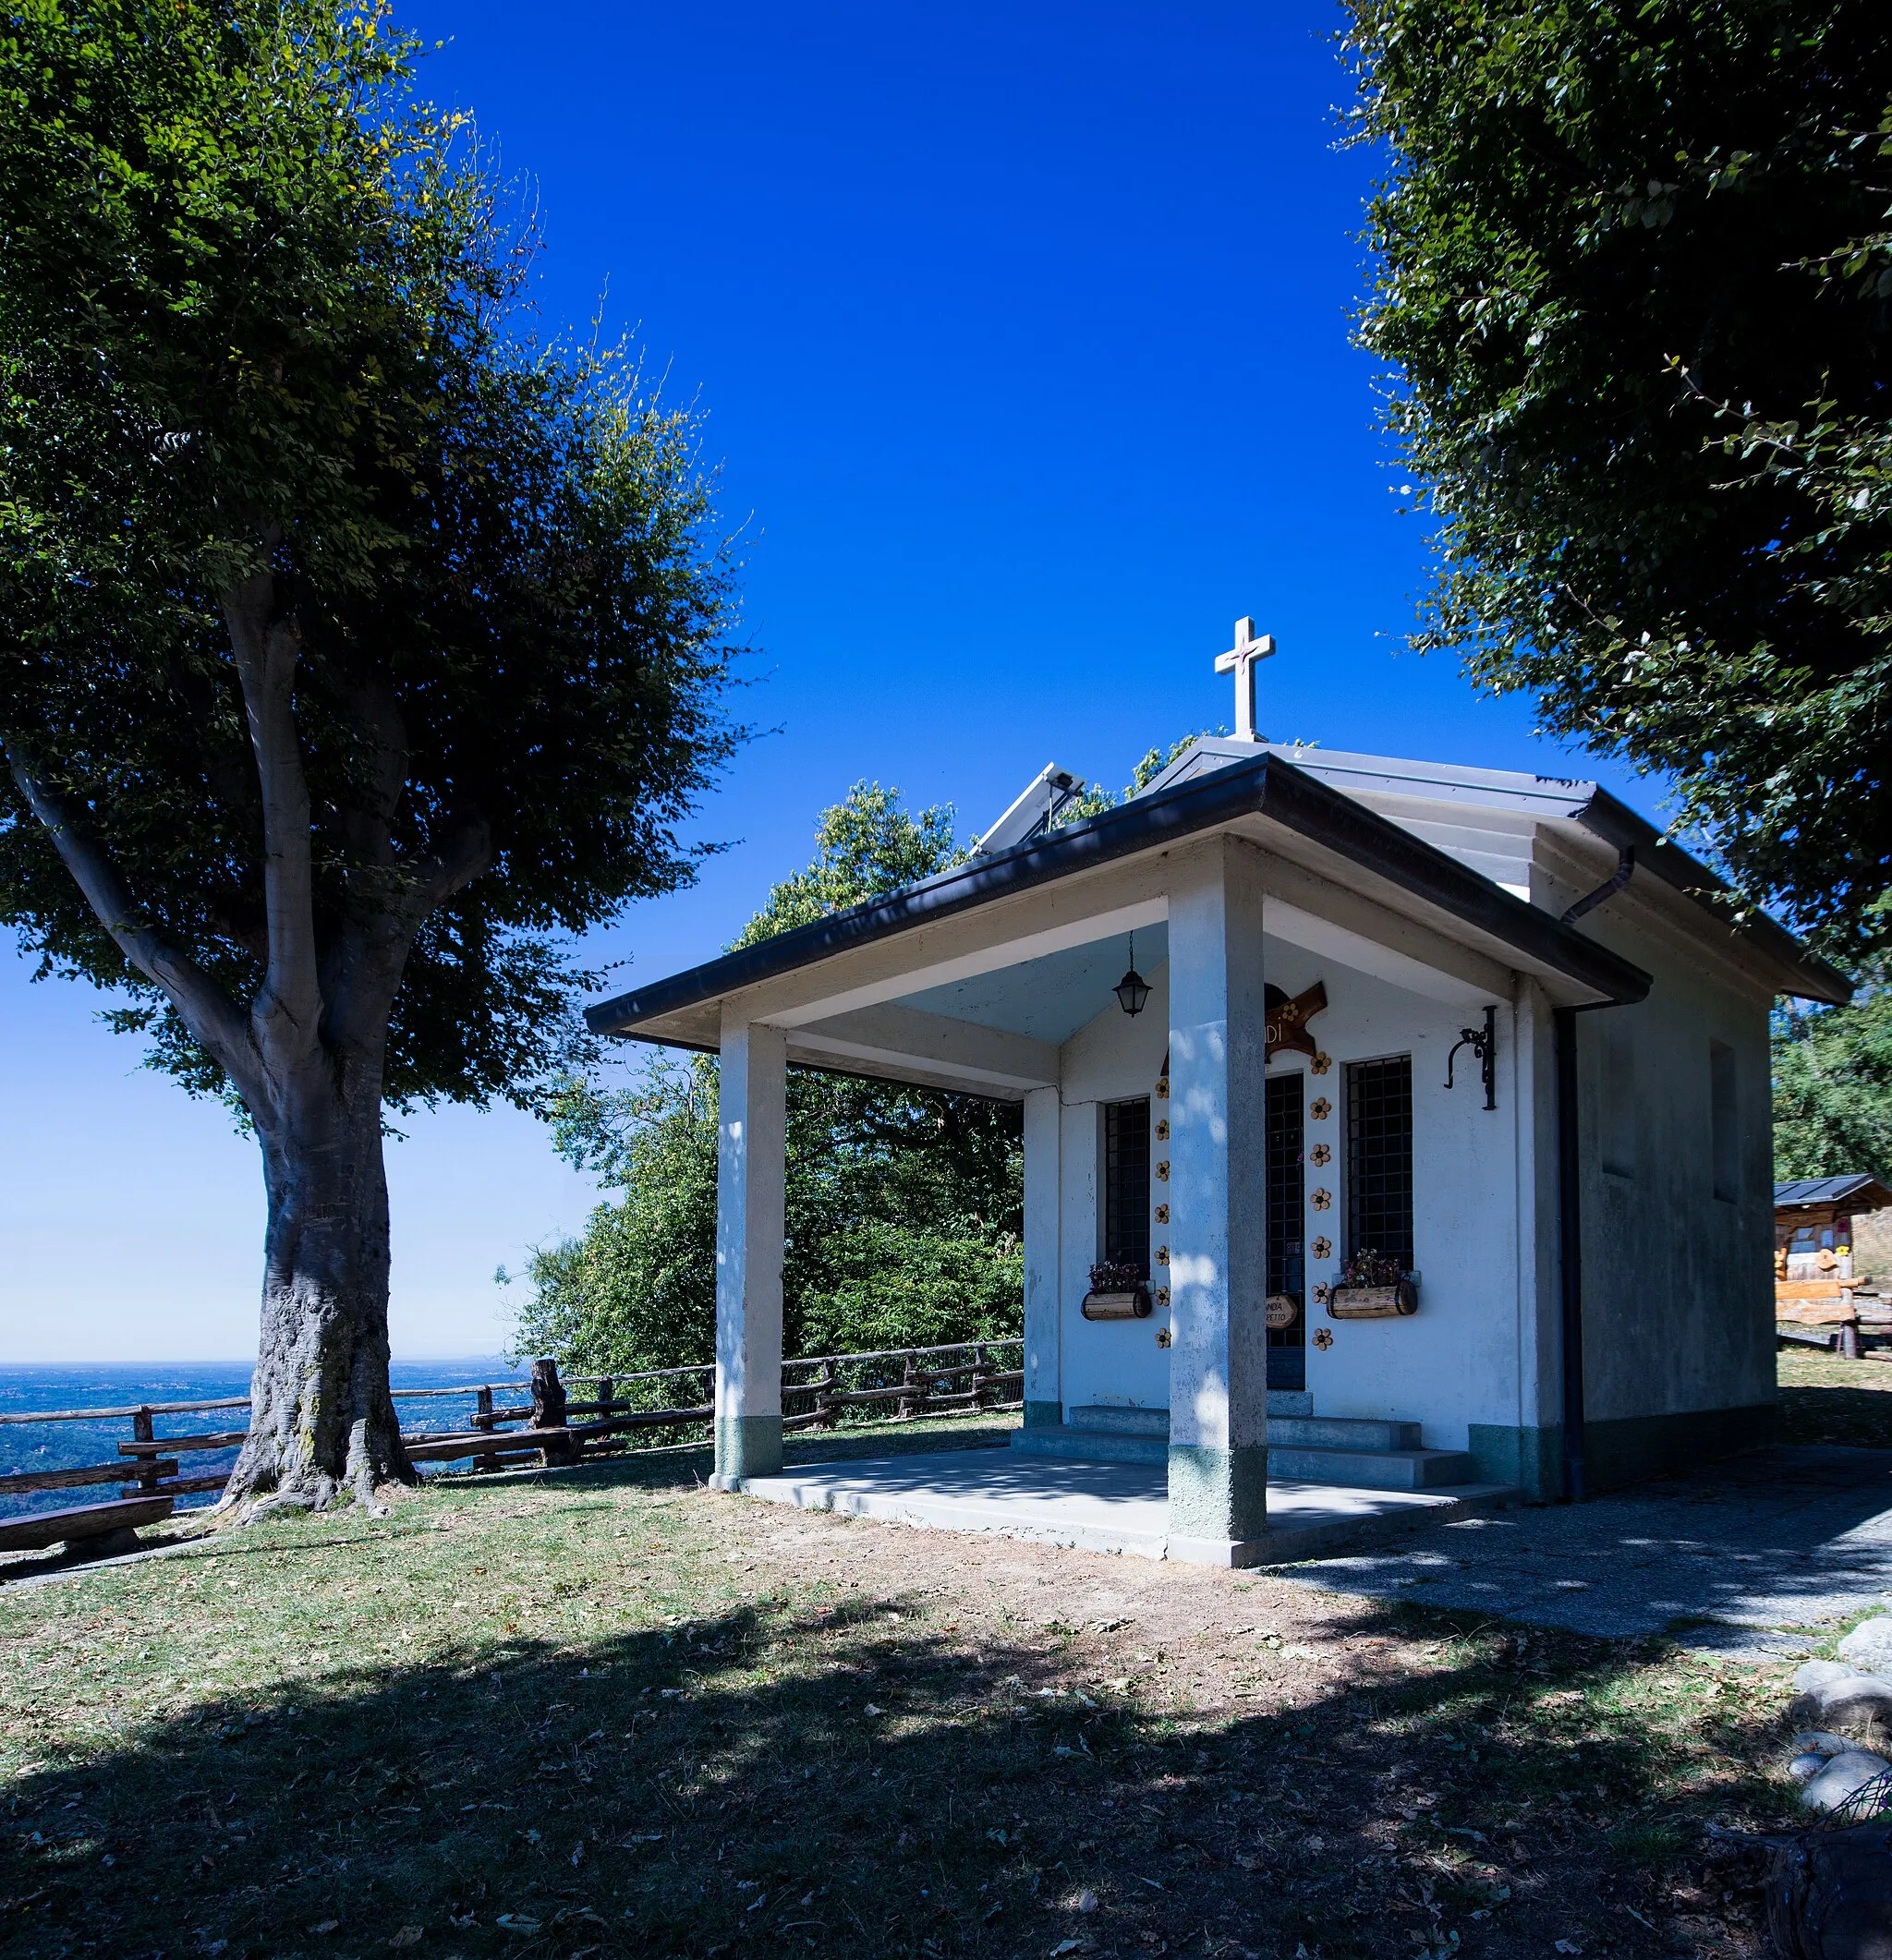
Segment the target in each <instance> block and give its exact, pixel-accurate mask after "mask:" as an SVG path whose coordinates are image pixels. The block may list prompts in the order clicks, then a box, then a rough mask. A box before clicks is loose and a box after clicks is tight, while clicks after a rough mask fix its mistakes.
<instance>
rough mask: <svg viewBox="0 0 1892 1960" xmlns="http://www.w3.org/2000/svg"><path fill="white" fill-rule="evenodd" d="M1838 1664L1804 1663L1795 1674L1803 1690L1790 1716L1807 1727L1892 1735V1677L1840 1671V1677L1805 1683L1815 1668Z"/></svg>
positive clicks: (1795, 1721) (1795, 1681)
mask: <svg viewBox="0 0 1892 1960" xmlns="http://www.w3.org/2000/svg"><path fill="white" fill-rule="evenodd" d="M1834 1665H1836V1664H1835V1663H1831V1662H1817V1661H1816V1662H1813V1664H1810V1665H1808V1666H1806V1667H1802V1668H1801V1671H1800V1673H1799V1674H1797V1675H1796V1676H1794V1677H1793V1678H1794V1686H1795V1687H1796V1688H1801V1693H1800V1694H1798V1695H1796V1696H1795V1697H1794V1699H1793V1701H1792V1704H1791V1705H1790V1706H1789V1709H1788V1712H1787V1713H1788V1719H1789V1721H1792V1722H1794V1723H1798V1724H1803V1725H1804V1726H1806V1727H1809V1728H1811V1727H1813V1726H1816V1725H1817V1726H1818V1727H1821V1728H1830V1729H1840V1730H1854V1731H1861V1732H1863V1733H1864V1734H1865V1735H1867V1736H1872V1737H1876V1736H1880V1735H1882V1734H1883V1735H1886V1736H1892V1681H1882V1680H1881V1679H1880V1678H1879V1676H1877V1675H1862V1674H1856V1673H1853V1672H1851V1671H1850V1670H1846V1671H1843V1672H1841V1673H1840V1674H1839V1675H1838V1676H1837V1678H1831V1677H1825V1678H1820V1679H1816V1680H1815V1681H1813V1684H1812V1685H1811V1686H1808V1685H1805V1677H1806V1676H1809V1675H1811V1674H1813V1671H1814V1669H1815V1668H1819V1669H1820V1670H1822V1673H1823V1675H1824V1671H1825V1669H1826V1668H1828V1667H1831V1666H1834Z"/></svg>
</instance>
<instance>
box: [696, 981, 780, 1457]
mask: <svg viewBox="0 0 1892 1960" xmlns="http://www.w3.org/2000/svg"><path fill="white" fill-rule="evenodd" d="M787 1074H788V1037H787V1035H786V1034H783V1033H782V1030H781V1029H780V1028H771V1027H764V1026H762V1025H761V1024H759V1023H758V1022H746V1021H736V1020H734V1019H732V1018H731V1017H730V1016H729V1015H728V1014H726V1013H725V1015H724V1017H723V1022H722V1065H721V1095H720V1098H719V1107H718V1117H717V1146H716V1471H715V1474H714V1475H713V1476H712V1477H711V1478H710V1480H709V1482H710V1483H711V1484H712V1485H713V1486H714V1487H715V1488H716V1489H717V1490H719V1491H733V1490H737V1489H740V1488H741V1485H742V1481H743V1479H744V1478H745V1477H766V1476H770V1475H772V1474H773V1473H774V1472H775V1471H777V1470H780V1469H781V1468H782V1234H783V1231H784V1229H785V1225H784V1219H783V1204H784V1185H785V1174H786V1165H785V1160H784V1155H783V1152H784V1144H785V1138H784V1131H785V1126H786V1117H787V1105H786V1099H787V1087H788V1084H787Z"/></svg>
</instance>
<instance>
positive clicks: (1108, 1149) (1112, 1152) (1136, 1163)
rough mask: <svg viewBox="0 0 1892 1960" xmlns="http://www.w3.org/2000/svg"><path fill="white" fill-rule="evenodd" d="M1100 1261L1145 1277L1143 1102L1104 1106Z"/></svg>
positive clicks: (1145, 1137)
mask: <svg viewBox="0 0 1892 1960" xmlns="http://www.w3.org/2000/svg"><path fill="white" fill-rule="evenodd" d="M1104 1257H1105V1258H1106V1259H1108V1260H1109V1261H1110V1263H1111V1264H1113V1265H1116V1264H1122V1265H1134V1266H1135V1267H1136V1268H1137V1270H1138V1271H1139V1272H1140V1273H1142V1275H1143V1276H1144V1277H1145V1278H1146V1279H1147V1278H1148V1277H1149V1097H1148V1096H1146V1095H1145V1096H1139V1097H1138V1098H1137V1099H1136V1101H1134V1102H1130V1103H1106V1104H1105V1105H1104Z"/></svg>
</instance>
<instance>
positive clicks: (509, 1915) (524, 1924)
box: [493, 1912, 539, 1933]
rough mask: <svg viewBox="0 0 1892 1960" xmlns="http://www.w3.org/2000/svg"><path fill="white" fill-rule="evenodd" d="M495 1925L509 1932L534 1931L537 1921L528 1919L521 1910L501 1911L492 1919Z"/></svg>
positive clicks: (536, 1928) (537, 1925)
mask: <svg viewBox="0 0 1892 1960" xmlns="http://www.w3.org/2000/svg"><path fill="white" fill-rule="evenodd" d="M493 1924H494V1925H495V1926H503V1927H504V1928H505V1930H507V1931H508V1932H509V1933H536V1932H537V1931H538V1930H539V1921H538V1920H537V1919H528V1918H527V1917H526V1915H525V1914H524V1913H522V1912H503V1913H501V1914H500V1916H499V1918H497V1919H495V1920H494V1921H493Z"/></svg>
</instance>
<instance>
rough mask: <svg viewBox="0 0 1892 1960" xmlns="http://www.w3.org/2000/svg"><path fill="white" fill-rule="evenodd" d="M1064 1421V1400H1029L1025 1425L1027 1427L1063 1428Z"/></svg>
mask: <svg viewBox="0 0 1892 1960" xmlns="http://www.w3.org/2000/svg"><path fill="white" fill-rule="evenodd" d="M1063 1423H1064V1405H1063V1403H1062V1402H1027V1403H1026V1404H1025V1428H1027V1429H1061V1428H1062V1427H1063Z"/></svg>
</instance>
